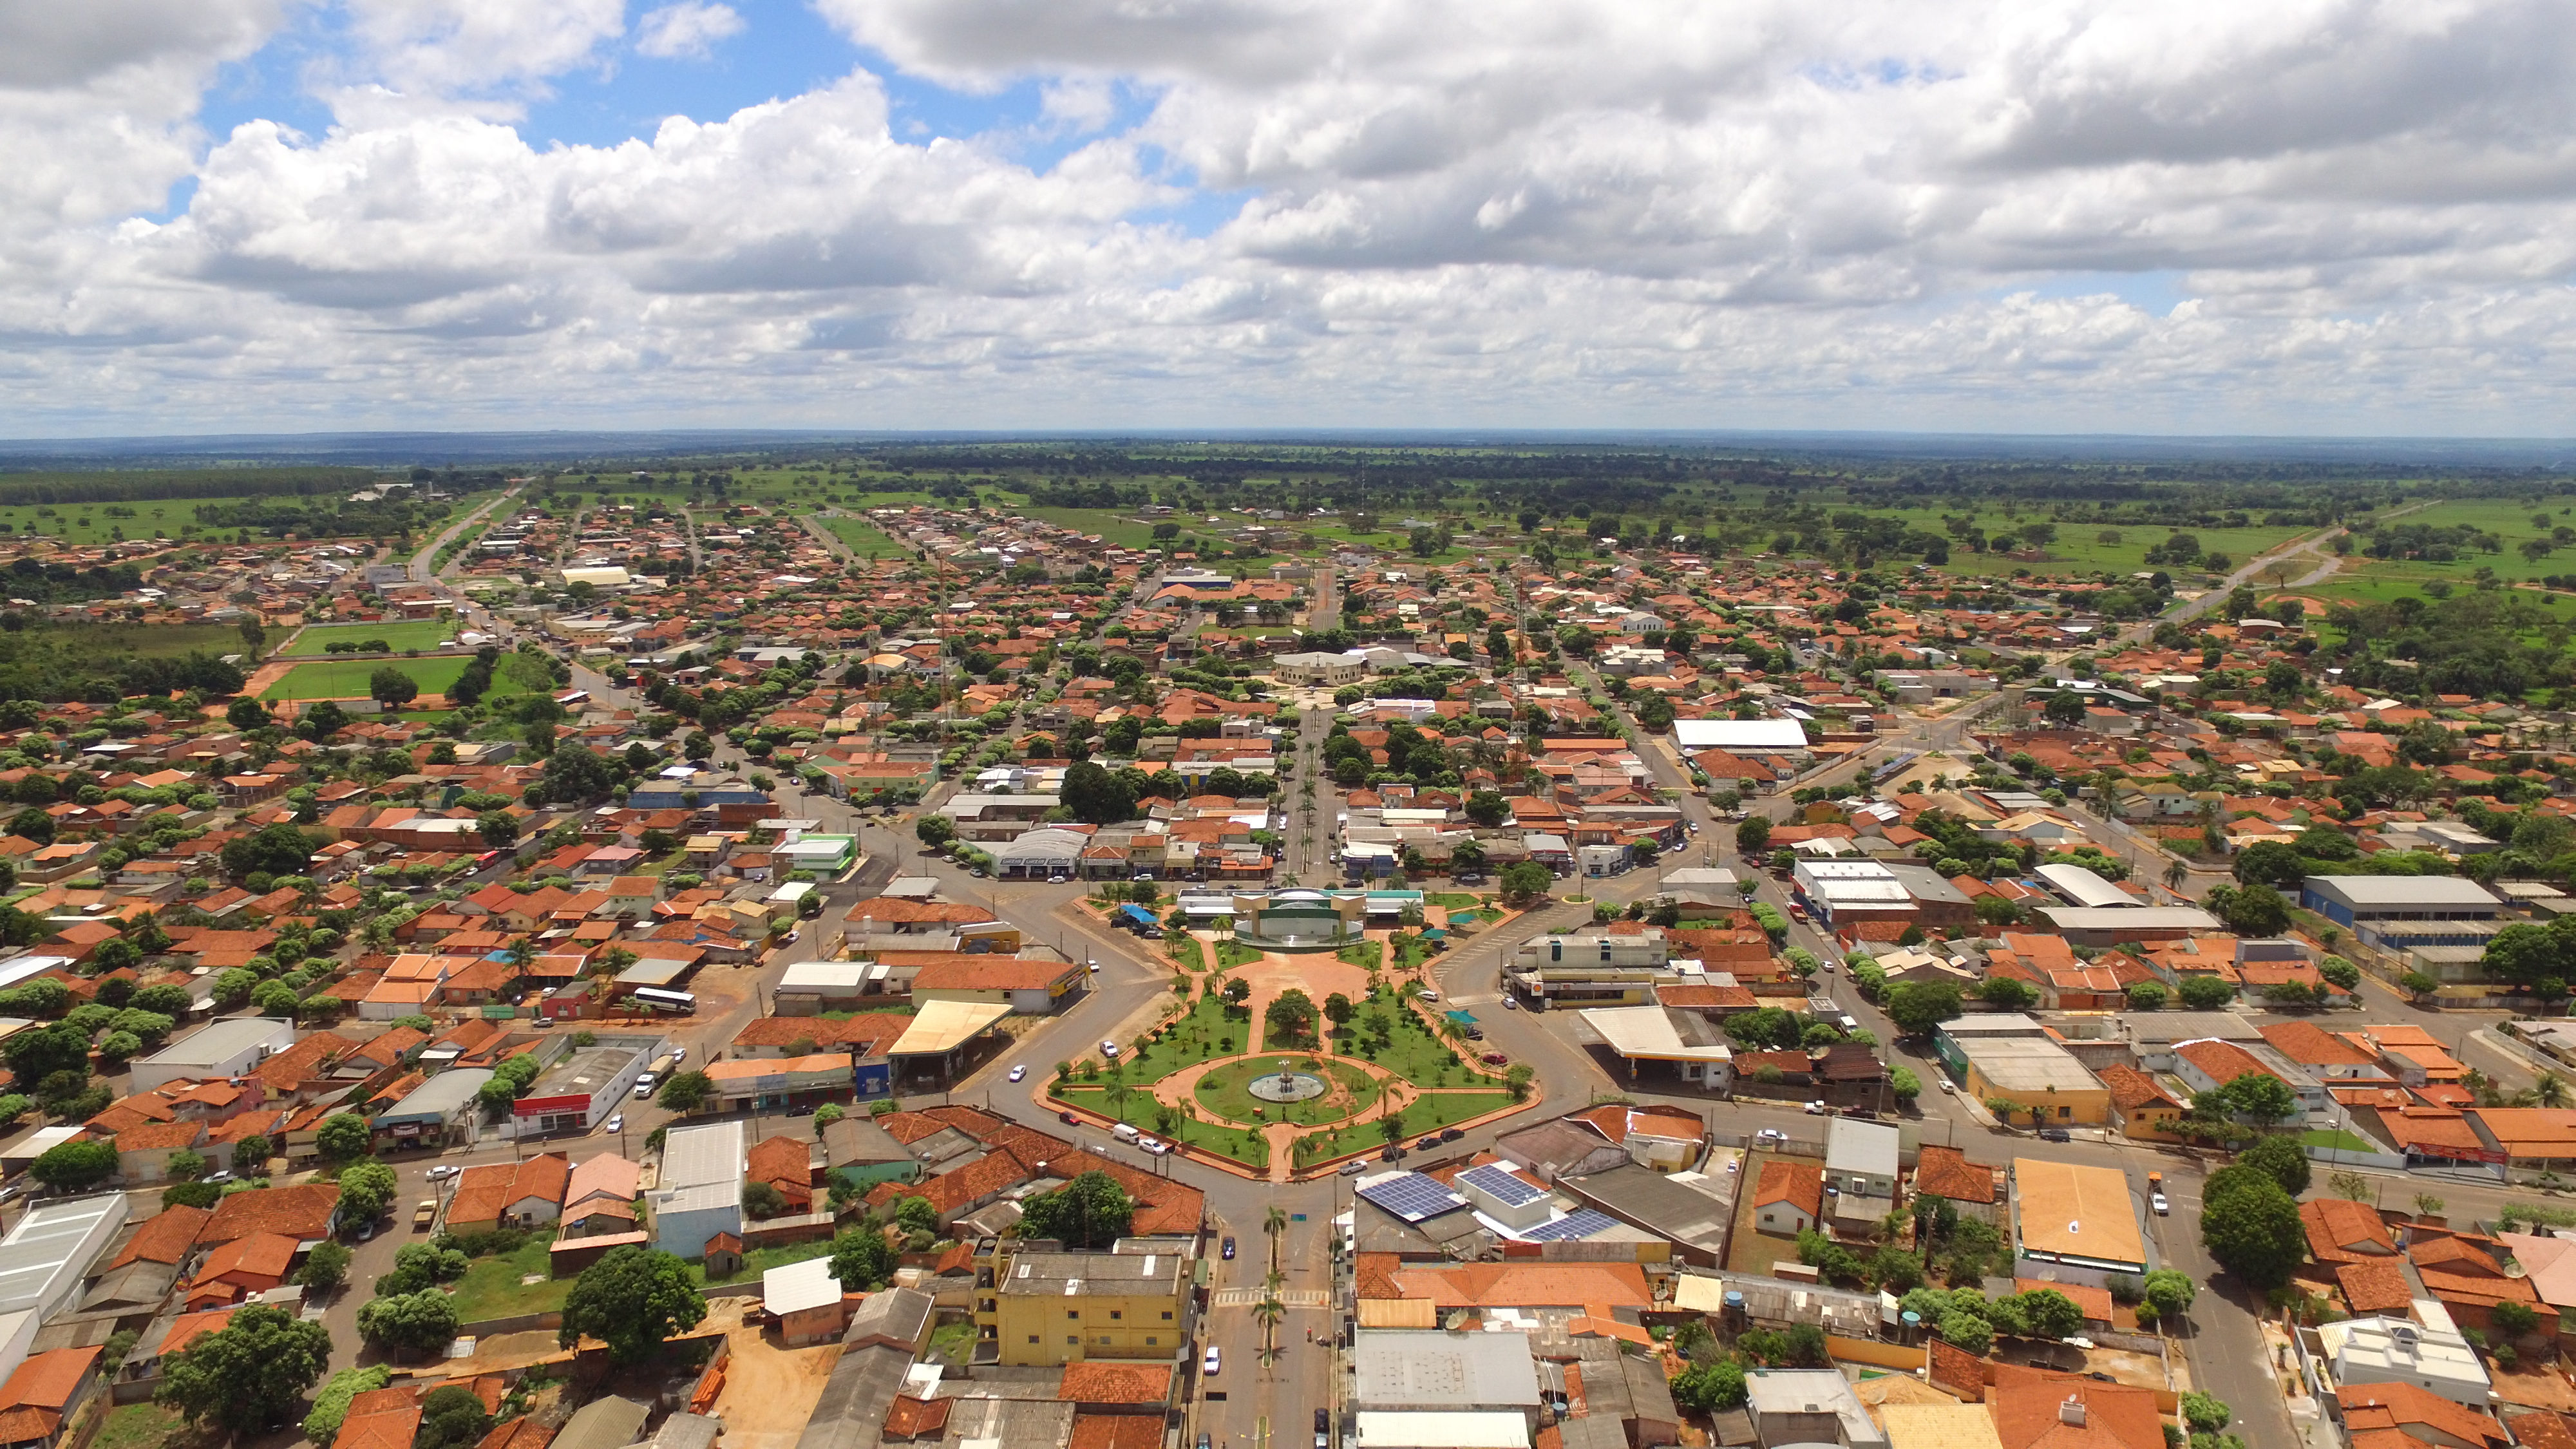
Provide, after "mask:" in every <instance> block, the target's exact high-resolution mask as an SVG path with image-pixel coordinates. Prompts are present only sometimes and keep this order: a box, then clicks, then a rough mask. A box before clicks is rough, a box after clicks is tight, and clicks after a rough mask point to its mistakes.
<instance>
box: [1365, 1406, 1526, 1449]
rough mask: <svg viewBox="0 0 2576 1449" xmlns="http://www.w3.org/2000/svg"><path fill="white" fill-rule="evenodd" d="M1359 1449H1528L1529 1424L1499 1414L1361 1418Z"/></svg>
mask: <svg viewBox="0 0 2576 1449" xmlns="http://www.w3.org/2000/svg"><path fill="white" fill-rule="evenodd" d="M1357 1417H1358V1421H1359V1437H1358V1439H1357V1440H1356V1441H1355V1442H1356V1443H1357V1444H1358V1446H1359V1449H1529V1441H1530V1435H1529V1422H1528V1420H1526V1419H1525V1418H1523V1417H1522V1416H1521V1415H1519V1414H1507V1413H1502V1412H1500V1411H1496V1410H1482V1411H1470V1410H1460V1411H1456V1412H1451V1413H1433V1412H1421V1411H1414V1412H1408V1413H1391V1412H1372V1413H1364V1414H1361V1415H1358V1416H1357Z"/></svg>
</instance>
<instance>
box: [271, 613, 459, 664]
mask: <svg viewBox="0 0 2576 1449" xmlns="http://www.w3.org/2000/svg"><path fill="white" fill-rule="evenodd" d="M455 637H456V625H455V623H454V622H453V621H450V620H447V619H405V620H403V621H401V622H399V623H392V624H314V625H311V626H309V627H307V628H305V629H304V630H303V631H302V632H300V633H298V634H297V635H296V636H295V638H294V640H293V642H291V643H289V644H288V645H287V646H286V647H285V648H283V649H280V650H279V651H277V652H278V653H279V654H280V655H282V656H292V657H295V658H299V659H300V658H303V657H304V656H305V655H308V654H310V655H317V656H321V655H326V654H327V653H328V650H329V646H331V645H333V644H358V643H363V642H365V641H367V640H370V639H382V640H384V641H385V642H386V643H387V644H390V645H392V646H393V647H394V651H395V652H396V653H400V652H401V651H403V650H405V649H435V648H437V647H438V646H439V645H440V644H442V643H444V642H446V641H447V640H449V639H453V638H455Z"/></svg>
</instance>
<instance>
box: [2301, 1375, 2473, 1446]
mask: <svg viewBox="0 0 2576 1449" xmlns="http://www.w3.org/2000/svg"><path fill="white" fill-rule="evenodd" d="M2337 1397H2338V1398H2339V1399H2340V1400H2341V1401H2342V1404H2343V1411H2344V1421H2345V1425H2346V1427H2347V1428H2349V1429H2350V1430H2351V1431H2352V1432H2353V1433H2354V1434H2356V1435H2359V1434H2363V1433H2366V1432H2369V1431H2372V1430H2380V1429H2406V1428H2408V1427H2409V1426H2411V1425H2418V1424H2420V1425H2422V1426H2424V1427H2426V1428H2428V1429H2435V1430H2438V1431H2440V1432H2441V1433H2443V1434H2447V1435H2449V1436H2450V1437H2451V1438H2453V1439H2456V1440H2458V1441H2459V1442H2461V1443H2463V1444H2487V1445H2494V1446H2496V1449H2502V1446H2503V1445H2504V1443H2505V1437H2504V1426H2503V1425H2501V1424H2499V1423H2497V1422H2496V1421H2495V1420H2493V1419H2490V1418H2488V1417H2487V1416H2486V1415H2484V1414H2481V1413H2478V1412H2477V1411H2476V1410H2474V1409H2468V1408H2463V1407H2462V1406H2460V1405H2458V1404H2455V1403H2452V1402H2451V1401H2450V1400H2448V1399H2446V1398H2443V1397H2441V1396H2440V1395H2438V1394H2435V1393H2433V1392H2431V1391H2430V1390H2426V1389H2419V1388H2417V1387H2416V1386H2415V1385H2413V1384H2403V1383H2386V1384H2351V1385H2347V1386H2345V1388H2344V1389H2343V1391H2342V1393H2341V1394H2339V1395H2338V1396H2337ZM2415 1437H2417V1438H2419V1439H2420V1438H2423V1437H2426V1436H2424V1435H2420V1434H2419V1435H2416V1436H2415Z"/></svg>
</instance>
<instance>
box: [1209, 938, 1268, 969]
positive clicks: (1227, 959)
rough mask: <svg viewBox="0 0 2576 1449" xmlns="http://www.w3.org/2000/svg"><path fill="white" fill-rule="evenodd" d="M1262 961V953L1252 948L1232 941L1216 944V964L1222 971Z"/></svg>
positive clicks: (1222, 941) (1221, 941)
mask: <svg viewBox="0 0 2576 1449" xmlns="http://www.w3.org/2000/svg"><path fill="white" fill-rule="evenodd" d="M1260 959H1261V953H1260V952H1259V951H1258V950H1255V949H1254V948H1252V947H1250V946H1246V945H1242V944H1240V943H1239V942H1235V941H1231V940H1220V941H1218V942H1217V943H1216V964H1217V967H1218V969H1220V970H1224V971H1231V970H1233V969H1234V968H1235V967H1237V966H1249V965H1251V964H1252V963H1253V962H1255V961H1258V960H1260Z"/></svg>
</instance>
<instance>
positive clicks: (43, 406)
mask: <svg viewBox="0 0 2576 1449" xmlns="http://www.w3.org/2000/svg"><path fill="white" fill-rule="evenodd" d="M2571 112H2576V8H2571V7H2570V6H2568V5H2567V4H2566V3H2565V0H2489V3H2480V0H2264V3H2259V4H2249V3H2246V0H2210V3H2203V0H2166V3H2161V4H2152V5H2151V4H2144V3H2135V0H2132V3H2125V4H2113V3H2067V0H1951V3H1937V0H1890V3H1884V4H1879V3H1869V0H1380V3H1371V0H721V3H720V0H669V3H664V0H0V156H5V157H7V158H8V159H7V161H6V162H5V163H0V337H5V341H6V346H5V347H0V435H9V436H20V437H25V436H66V435H81V434H98V433H116V432H122V433H137V432H140V433H165V432H195V431H210V430H211V431H260V430H272V429H280V430H300V429H312V428H335V429H336V428H417V427H427V428H494V427H567V428H588V427H627V426H645V427H657V426H686V425H734V426H754V425H775V426H816V427H888V428H959V427H977V428H1064V427H1121V426H1140V427H1143V426H1153V427H1190V426H1198V425H1206V426H1219V425H1230V426H1253V427H1258V426H1271V425H1281V426H1325V427H1329V426H1336V425H1354V426H1357V425H1368V426H1394V427H1402V426H1408V425H1420V426H1469V427H1490V426H1498V425H1511V426H1522V427H1621V426H1658V427H1711V428H1781V427H1797V428H1884V429H1938V430H1961V429H1967V430H1989V429H1991V430H2011V431H2042V432H2048V431H2090V430H2116V431H2137V432H2173V433H2223V432H2261V433H2292V434H2329V433H2345V432H2365V433H2419V434H2490V435H2492V434H2503V435H2513V436H2557V435H2570V434H2576V295H2571V291H2570V282H2571V275H2576V255H2572V254H2571V253H2576V211H2571V206H2570V200H2571V195H2576V125H2571V119H2576V117H2571Z"/></svg>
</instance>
